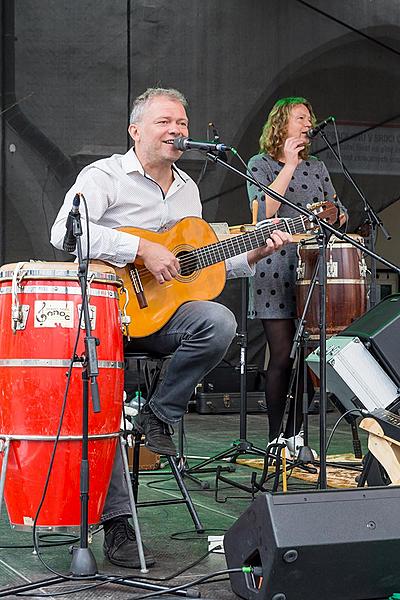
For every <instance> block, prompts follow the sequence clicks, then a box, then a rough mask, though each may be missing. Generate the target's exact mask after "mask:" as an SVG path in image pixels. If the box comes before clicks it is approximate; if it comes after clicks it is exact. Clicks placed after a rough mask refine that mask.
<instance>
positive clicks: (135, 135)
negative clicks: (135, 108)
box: [128, 123, 139, 142]
mask: <svg viewBox="0 0 400 600" xmlns="http://www.w3.org/2000/svg"><path fill="white" fill-rule="evenodd" d="M128 133H129V135H130V136H131V138H132V139H133V141H134V142H136V141H137V140H138V139H139V131H138V127H137V125H136V123H131V124H130V125H129V127H128Z"/></svg>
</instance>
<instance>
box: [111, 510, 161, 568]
mask: <svg viewBox="0 0 400 600" xmlns="http://www.w3.org/2000/svg"><path fill="white" fill-rule="evenodd" d="M103 526H104V543H103V551H104V555H105V557H106V558H107V559H108V560H109V561H110V562H111V563H113V565H118V566H119V567H126V568H128V569H140V560H139V550H138V547H137V542H136V536H135V531H134V529H133V527H132V526H131V524H130V523H129V521H128V518H127V517H117V518H116V519H110V520H109V521H106V522H105V523H104V525H103ZM143 552H144V558H145V561H146V566H148V567H151V566H152V565H154V557H153V555H152V554H151V552H150V550H149V549H148V548H146V547H145V546H144V545H143Z"/></svg>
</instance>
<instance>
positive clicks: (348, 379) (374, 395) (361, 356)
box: [306, 335, 400, 412]
mask: <svg viewBox="0 0 400 600" xmlns="http://www.w3.org/2000/svg"><path fill="white" fill-rule="evenodd" d="M306 362H307V364H308V365H309V367H310V368H311V369H312V370H313V371H314V373H316V374H317V375H319V369H320V356H319V348H317V349H316V350H314V352H312V353H311V354H310V355H309V356H307V358H306ZM326 388H327V390H328V392H332V393H333V394H335V396H336V398H337V399H338V400H339V402H340V404H341V405H342V406H343V407H344V409H345V410H346V411H347V410H353V409H354V408H364V409H367V410H369V411H370V412H372V411H373V410H375V409H376V408H388V407H391V406H394V405H395V404H396V403H397V402H398V399H399V396H400V392H399V389H398V386H397V385H396V384H395V383H394V382H393V380H392V379H391V378H390V377H389V375H388V374H387V372H386V371H385V370H384V369H383V368H382V367H381V366H380V364H379V363H378V361H377V360H376V359H375V358H374V356H373V355H372V354H371V352H369V351H368V350H367V348H366V347H365V345H364V344H363V343H362V342H361V341H360V339H359V338H358V337H345V336H342V335H334V336H332V337H331V338H329V339H328V340H327V341H326Z"/></svg>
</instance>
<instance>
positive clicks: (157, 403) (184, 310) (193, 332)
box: [102, 301, 236, 521]
mask: <svg viewBox="0 0 400 600" xmlns="http://www.w3.org/2000/svg"><path fill="white" fill-rule="evenodd" d="M235 333H236V321H235V317H234V315H233V314H232V313H231V311H230V310H229V309H228V308H226V307H225V306H223V305H222V304H218V303H216V302H201V301H195V302H187V303H186V304H184V305H183V306H181V307H180V308H179V309H178V310H177V312H176V313H175V314H174V316H173V317H172V318H171V319H170V320H169V321H168V323H167V324H166V325H165V326H164V327H163V328H162V329H161V330H160V331H157V332H156V333H153V335H150V336H148V337H145V338H141V339H135V340H133V341H132V342H131V343H130V344H129V350H130V351H133V352H150V353H151V352H156V353H157V354H173V355H172V357H171V359H170V361H169V364H168V368H167V370H166V373H165V374H164V377H163V378H162V380H161V381H160V384H159V386H158V388H157V390H156V391H155V393H154V395H153V396H152V398H150V399H149V405H150V407H151V409H152V411H153V412H154V414H156V415H157V416H158V417H159V418H160V419H161V420H162V421H164V422H166V423H170V424H172V423H176V422H177V421H179V419H180V418H181V417H182V416H183V415H184V413H185V410H186V406H187V403H188V401H189V400H190V397H191V396H192V394H193V391H194V388H195V387H196V385H197V384H198V383H199V381H201V380H202V379H203V378H204V376H205V375H207V373H208V372H209V371H211V370H212V369H213V368H214V367H215V366H216V365H217V364H218V363H219V362H221V360H222V358H223V357H224V356H225V353H226V351H227V349H228V348H229V345H230V343H231V342H232V340H233V338H234V337H235ZM130 513H131V510H130V505H129V496H128V490H127V488H126V483H125V479H124V474H123V470H122V459H121V453H120V450H119V448H117V451H116V455H115V461H114V467H113V472H112V476H111V482H110V487H109V490H108V494H107V498H106V502H105V505H104V510H103V516H102V521H106V520H107V519H111V518H112V517H116V516H119V515H128V514H130Z"/></svg>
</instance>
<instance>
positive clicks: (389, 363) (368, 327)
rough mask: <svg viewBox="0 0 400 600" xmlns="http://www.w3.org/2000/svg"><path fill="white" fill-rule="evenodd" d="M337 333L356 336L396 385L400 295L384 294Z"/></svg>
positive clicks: (399, 374)
mask: <svg viewBox="0 0 400 600" xmlns="http://www.w3.org/2000/svg"><path fill="white" fill-rule="evenodd" d="M340 335H341V336H346V337H358V338H359V339H360V340H361V341H362V342H363V343H364V344H366V345H367V348H368V349H369V350H370V352H371V353H372V354H373V355H374V356H375V357H376V358H377V360H378V361H379V362H380V363H381V365H382V367H383V368H384V369H385V370H386V372H387V373H388V374H389V375H390V376H391V377H392V379H393V380H394V381H395V382H396V383H397V385H400V352H399V346H398V341H399V339H400V294H392V295H391V296H386V298H384V299H383V300H382V301H381V302H379V303H378V304H377V305H376V306H374V307H373V308H371V309H370V310H369V311H367V312H366V313H365V314H364V315H363V316H362V317H359V318H358V319H356V320H355V321H353V323H352V324H351V325H349V327H347V328H346V329H345V330H344V331H341V332H340Z"/></svg>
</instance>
